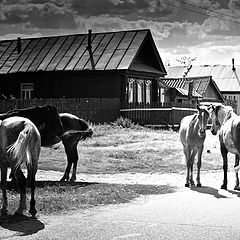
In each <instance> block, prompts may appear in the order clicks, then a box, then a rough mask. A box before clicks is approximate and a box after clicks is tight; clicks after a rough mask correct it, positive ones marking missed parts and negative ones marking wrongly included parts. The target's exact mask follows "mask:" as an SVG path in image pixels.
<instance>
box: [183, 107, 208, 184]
mask: <svg viewBox="0 0 240 240" xmlns="http://www.w3.org/2000/svg"><path fill="white" fill-rule="evenodd" d="M197 110H198V113H196V114H193V115H189V116H186V117H184V118H183V119H182V121H181V123H180V129H179V134H180V140H181V143H182V145H183V152H184V155H185V160H186V165H187V178H186V184H185V187H189V184H191V185H194V181H193V163H194V158H195V156H196V154H197V153H198V162H197V179H196V180H197V186H198V187H201V183H200V168H201V164H202V162H201V161H202V152H203V147H204V140H205V138H206V128H207V122H208V118H209V113H208V111H207V107H206V106H198V105H197Z"/></svg>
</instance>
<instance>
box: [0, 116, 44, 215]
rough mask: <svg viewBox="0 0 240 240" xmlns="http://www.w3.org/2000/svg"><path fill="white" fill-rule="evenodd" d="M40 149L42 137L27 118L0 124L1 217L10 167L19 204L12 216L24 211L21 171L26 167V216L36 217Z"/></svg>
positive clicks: (23, 179) (24, 184) (24, 193)
mask: <svg viewBox="0 0 240 240" xmlns="http://www.w3.org/2000/svg"><path fill="white" fill-rule="evenodd" d="M40 149H41V137H40V133H39V131H38V129H37V127H36V126H35V125H34V124H33V123H32V122H31V121H30V120H29V119H27V118H23V117H10V118H6V119H5V120H3V121H0V167H1V187H2V196H3V201H2V202H3V205H2V209H1V215H7V214H8V201H7V168H8V167H10V168H11V170H12V174H13V175H14V177H15V179H16V182H17V186H18V189H19V191H20V204H19V207H18V209H17V211H16V212H15V214H19V215H22V214H23V211H24V210H25V209H26V178H25V176H24V174H23V172H22V171H21V168H20V167H21V165H22V163H26V166H27V172H28V180H29V182H30V188H31V200H30V210H29V213H30V214H31V215H32V216H35V215H36V213H37V211H36V208H35V198H34V194H35V175H36V173H37V167H38V159H39V154H40Z"/></svg>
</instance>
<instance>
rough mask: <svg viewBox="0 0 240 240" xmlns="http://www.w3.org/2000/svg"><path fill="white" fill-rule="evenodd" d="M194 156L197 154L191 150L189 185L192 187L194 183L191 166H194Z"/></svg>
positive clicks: (194, 149) (194, 150)
mask: <svg viewBox="0 0 240 240" xmlns="http://www.w3.org/2000/svg"><path fill="white" fill-rule="evenodd" d="M196 154H197V149H196V148H193V149H192V152H191V176H190V183H191V185H192V186H194V185H195V183H194V181H193V164H194V159H195V156H196Z"/></svg>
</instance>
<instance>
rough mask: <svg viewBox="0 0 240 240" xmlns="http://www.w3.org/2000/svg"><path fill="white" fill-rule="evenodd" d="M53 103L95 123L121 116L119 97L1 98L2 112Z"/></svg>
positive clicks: (62, 109) (0, 110) (59, 108)
mask: <svg viewBox="0 0 240 240" xmlns="http://www.w3.org/2000/svg"><path fill="white" fill-rule="evenodd" d="M41 105H52V106H55V107H57V109H58V111H59V112H60V113H61V112H68V113H72V114H74V115H76V116H78V117H80V118H83V119H85V120H88V121H90V122H93V123H103V122H111V121H114V120H116V119H117V118H118V117H119V110H120V99H119V98H111V99H109V98H40V99H13V100H10V99H6V100H0V112H6V111H9V110H12V109H17V108H28V107H35V106H41Z"/></svg>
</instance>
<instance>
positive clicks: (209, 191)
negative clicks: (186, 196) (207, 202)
mask: <svg viewBox="0 0 240 240" xmlns="http://www.w3.org/2000/svg"><path fill="white" fill-rule="evenodd" d="M191 190H192V191H196V192H199V193H203V194H209V195H212V196H214V197H215V198H228V196H226V195H223V194H221V193H220V192H219V191H227V192H228V193H231V194H233V195H237V196H238V197H240V192H239V191H233V190H222V189H221V190H220V189H216V188H213V187H207V186H202V187H196V186H194V187H191Z"/></svg>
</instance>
